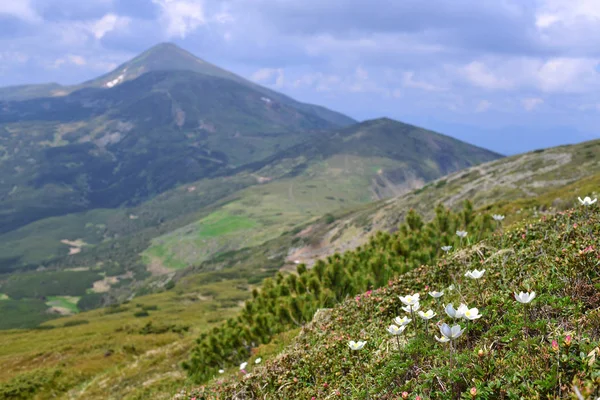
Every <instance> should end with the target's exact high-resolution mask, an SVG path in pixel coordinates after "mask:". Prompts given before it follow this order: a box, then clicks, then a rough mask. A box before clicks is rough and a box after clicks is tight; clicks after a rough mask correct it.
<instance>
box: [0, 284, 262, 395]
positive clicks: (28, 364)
mask: <svg viewBox="0 0 600 400" xmlns="http://www.w3.org/2000/svg"><path fill="white" fill-rule="evenodd" d="M249 288H250V287H249V286H248V285H247V283H245V281H242V280H237V281H236V280H228V281H219V282H208V283H203V278H202V276H201V275H198V276H196V277H195V278H194V279H193V280H190V281H187V282H185V283H182V284H181V285H178V286H176V287H175V288H174V289H173V290H170V291H167V292H162V293H158V294H153V295H148V296H144V297H140V298H136V299H135V300H134V301H132V302H131V303H128V304H123V305H121V306H120V307H119V308H118V309H114V310H112V311H111V309H110V308H109V309H99V310H93V311H89V312H83V313H80V314H78V315H75V316H71V317H64V318H60V319H54V320H52V321H49V322H47V323H46V324H43V325H42V326H43V327H45V328H46V329H38V330H28V331H21V330H8V331H0V342H2V344H3V345H2V346H1V347H0V364H1V365H2V366H3V367H4V368H2V370H0V398H10V399H13V398H14V399H17V398H19V397H3V396H2V394H3V393H8V392H3V391H7V390H9V388H14V387H17V386H18V385H25V387H27V388H28V390H29V389H32V388H33V389H32V390H33V392H32V393H31V394H30V397H24V398H26V399H30V398H35V399H40V400H41V399H51V398H56V396H58V397H60V398H62V397H61V396H66V393H67V392H68V391H70V393H71V394H70V395H69V396H73V398H86V399H123V398H128V399H142V398H145V397H144V396H146V395H149V394H150V393H152V394H153V397H152V398H155V399H168V398H170V394H171V393H172V392H173V390H176V388H177V387H179V386H181V385H186V384H187V383H186V377H185V374H184V373H183V372H182V371H180V370H179V369H178V367H177V364H178V363H179V362H180V361H183V360H185V359H186V357H187V352H188V350H189V349H190V348H191V346H192V345H193V344H194V341H195V338H196V337H197V335H199V334H200V333H201V332H204V331H206V330H208V329H210V328H211V327H212V326H214V325H215V324H218V323H219V322H220V321H222V319H223V318H227V317H229V316H232V315H234V314H235V313H236V312H237V310H238V309H239V304H240V303H241V302H242V301H243V300H245V299H246V298H248V297H249V295H250V293H249ZM62 300H63V301H64V299H62ZM5 303H6V302H5V301H3V302H0V307H3V304H5ZM41 304H42V305H43V303H41ZM62 304H64V303H62ZM44 306H45V305H44ZM142 309H146V310H148V311H147V312H148V313H149V317H146V318H133V314H134V313H135V312H137V311H139V310H142ZM107 311H109V312H107ZM2 315H3V318H4V317H5V313H4V311H3V314H2ZM148 321H153V323H154V325H155V326H157V327H161V326H162V327H165V326H174V327H185V326H187V327H189V329H188V331H187V332H185V331H184V332H177V331H175V332H173V331H170V330H167V331H166V332H165V333H160V334H159V333H155V334H152V333H150V334H144V333H142V332H143V331H144V329H143V328H144V326H145V325H146V324H147V323H148ZM65 324H67V325H72V326H67V327H65V326H64V325H65ZM159 331H160V330H159ZM56 371H59V372H58V375H56V376H55V375H54V373H55V372H56ZM23 382H25V383H23ZM44 382H46V383H44ZM106 382H110V386H108V387H107V386H106ZM37 386H39V387H37ZM36 387H37V388H36Z"/></svg>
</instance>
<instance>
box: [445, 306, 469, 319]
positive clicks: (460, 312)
mask: <svg viewBox="0 0 600 400" xmlns="http://www.w3.org/2000/svg"><path fill="white" fill-rule="evenodd" d="M468 309H469V307H467V306H466V304H461V305H460V306H459V307H458V309H455V308H454V306H453V305H452V304H448V305H447V306H446V307H445V308H444V311H446V314H448V316H449V317H450V318H455V319H456V318H462V317H463V316H464V315H465V312H466V311H467V310H468Z"/></svg>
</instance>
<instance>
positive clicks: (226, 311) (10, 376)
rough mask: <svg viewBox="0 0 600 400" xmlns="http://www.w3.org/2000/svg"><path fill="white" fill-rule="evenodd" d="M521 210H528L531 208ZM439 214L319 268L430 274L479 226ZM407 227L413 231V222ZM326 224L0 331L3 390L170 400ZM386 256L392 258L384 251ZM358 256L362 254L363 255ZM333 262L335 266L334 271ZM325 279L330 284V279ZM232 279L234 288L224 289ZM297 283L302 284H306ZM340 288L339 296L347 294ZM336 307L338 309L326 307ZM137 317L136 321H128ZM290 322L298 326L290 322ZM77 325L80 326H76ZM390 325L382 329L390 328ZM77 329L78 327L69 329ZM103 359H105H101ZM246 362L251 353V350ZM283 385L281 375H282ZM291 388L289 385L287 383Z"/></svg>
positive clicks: (383, 276) (264, 352) (268, 350)
mask: <svg viewBox="0 0 600 400" xmlns="http://www.w3.org/2000/svg"><path fill="white" fill-rule="evenodd" d="M597 187H600V175H597V176H596V177H595V180H592V181H590V182H582V183H581V186H580V188H581V192H582V193H590V192H591V191H592V190H594V189H593V188H597ZM560 190H562V188H559V189H557V193H561V192H560ZM573 191H574V189H571V193H573ZM565 193H566V192H565ZM551 195H552V194H549V196H551ZM542 201H546V200H544V199H542ZM515 204H516V207H517V208H515V210H514V211H513V212H515V211H516V210H518V209H519V208H518V207H520V205H519V202H518V201H517V202H516V203H515ZM525 205H527V206H529V204H528V203H526V204H525ZM363 207H364V206H363ZM501 207H504V206H501ZM498 210H499V208H492V211H493V212H497V211H498ZM444 215H446V214H445V213H442V214H441V218H440V219H438V220H437V222H436V221H435V220H434V221H433V222H432V225H426V226H424V227H422V228H421V229H420V230H414V231H413V230H408V231H406V230H405V229H404V228H403V229H401V230H400V232H399V234H401V235H402V236H401V237H402V240H400V241H399V242H396V241H390V240H389V239H388V240H386V239H385V238H386V237H387V236H389V235H387V234H383V233H382V234H380V235H378V237H379V238H377V237H375V241H374V243H375V244H377V246H378V247H375V248H373V251H370V252H368V253H367V252H364V254H365V256H367V257H366V258H365V257H363V261H364V262H362V261H361V262H360V263H354V262H353V263H347V262H345V261H344V262H340V261H342V260H345V259H346V258H345V257H346V256H345V255H344V256H343V257H344V258H342V259H340V256H339V255H338V256H333V257H331V258H329V261H328V260H327V259H324V261H325V263H326V264H327V268H328V269H329V268H331V267H332V266H337V267H340V266H343V265H353V268H356V267H360V268H363V267H368V268H369V271H370V272H368V273H367V272H366V271H365V270H363V269H360V273H359V274H357V275H356V277H357V278H358V277H360V276H364V277H367V276H371V277H372V278H368V279H367V280H366V281H365V280H362V282H363V283H368V282H370V281H371V282H373V281H374V280H373V279H374V277H376V276H380V278H379V279H380V281H381V282H382V284H383V285H385V284H387V281H388V279H390V277H392V276H394V274H391V273H390V271H389V270H388V271H387V272H385V271H386V270H385V269H378V268H379V267H381V266H385V265H387V266H389V267H393V269H394V270H396V269H398V271H400V272H405V271H406V270H407V269H410V268H417V267H419V266H420V265H422V264H428V265H435V264H436V263H437V260H438V257H439V256H440V255H442V254H443V252H442V251H441V250H440V248H439V246H440V245H441V244H453V245H454V246H460V240H459V239H458V238H457V237H456V236H455V235H454V231H455V230H456V229H458V228H460V229H464V227H465V218H466V219H467V220H469V221H471V224H473V225H470V226H469V228H468V231H469V234H470V235H469V237H470V238H474V237H477V236H478V235H477V234H476V232H478V231H480V229H479V228H478V226H479V222H477V221H475V220H479V217H478V218H476V219H475V220H474V219H473V218H472V217H469V215H471V214H470V213H461V214H460V215H454V214H452V213H450V214H448V215H447V216H446V217H445V216H444ZM523 215H525V214H524V213H521V214H516V216H517V217H520V216H523ZM339 217H340V218H342V219H343V218H344V216H343V215H342V214H339ZM511 217H514V215H512V216H511V215H509V216H507V219H508V218H511ZM488 218H489V217H488ZM411 221H412V222H411V224H413V225H414V224H415V223H416V222H417V221H418V219H417V220H415V219H411ZM444 221H446V222H444ZM481 222H483V221H481ZM488 222H493V221H488ZM331 224H333V223H331V222H328V221H327V220H326V219H325V218H323V219H320V220H318V221H316V222H315V223H313V224H312V225H310V226H304V228H306V229H303V230H301V231H299V232H298V231H296V232H288V233H286V234H284V235H282V236H281V237H279V238H277V239H274V240H272V241H269V242H267V243H265V244H263V245H261V246H258V247H256V248H249V249H243V250H241V251H238V252H233V253H230V254H228V255H222V256H220V257H218V258H216V259H214V260H212V261H211V262H206V263H204V264H203V265H202V266H199V267H198V269H197V270H182V271H180V272H179V273H178V276H177V277H176V278H175V280H177V284H176V286H175V287H174V288H173V289H171V290H168V291H165V292H163V293H159V294H155V295H150V296H143V297H139V298H136V299H134V300H133V301H131V302H130V303H129V304H124V305H122V306H121V307H114V308H111V309H106V310H95V311H91V312H85V313H81V314H80V315H77V316H71V317H65V318H63V319H60V320H55V321H50V322H48V323H46V324H44V325H45V326H46V328H45V329H39V330H34V331H4V332H0V341H1V342H2V343H10V345H9V346H5V347H3V351H2V354H1V355H0V363H1V364H2V365H10V366H11V368H8V369H5V370H3V371H2V374H0V389H2V390H13V391H16V390H21V391H22V393H28V394H27V395H23V396H24V397H18V396H17V397H9V398H15V399H21V398H24V399H25V398H26V399H30V398H36V399H45V398H71V399H79V398H82V399H83V398H85V399H124V398H128V399H143V398H153V399H167V398H171V397H172V394H173V393H174V392H175V391H176V389H177V387H179V388H181V387H190V382H189V380H187V379H186V378H185V371H182V370H181V369H180V368H179V366H178V364H179V363H180V362H181V361H184V360H186V359H188V357H189V351H190V350H191V349H192V348H193V347H194V342H195V339H197V338H198V335H199V334H202V333H207V332H209V331H208V330H209V329H210V328H212V327H214V326H215V325H213V324H219V325H220V321H222V319H223V318H226V317H228V316H232V317H234V316H235V315H236V314H237V313H238V312H239V310H240V304H241V303H239V302H240V301H244V300H246V299H249V298H251V297H252V293H251V290H252V289H253V288H254V287H256V284H257V283H258V282H259V281H260V280H261V279H262V278H264V277H265V276H269V275H272V274H273V273H274V272H275V271H277V270H278V269H279V268H281V267H282V266H285V269H286V270H289V269H288V268H289V267H292V268H293V270H295V269H296V267H297V266H296V265H294V264H293V262H292V263H289V264H286V261H285V259H286V256H288V254H290V252H293V249H294V248H295V247H298V246H304V245H308V244H310V243H311V242H315V240H316V239H319V238H321V237H322V235H323V234H324V233H326V232H328V230H329V229H330V227H331ZM417 225H418V223H417ZM442 226H443V227H444V228H442V229H444V231H445V232H446V233H447V234H446V235H445V237H444V236H437V235H436V236H432V235H431V232H439V229H440V228H439V227H442ZM486 229H487V231H488V232H489V229H495V224H492V225H487V228H486ZM403 232H405V233H407V234H408V235H405V233H403ZM484 233H485V231H482V234H484ZM356 234H357V235H362V234H364V233H362V232H357V233H356ZM471 235H473V236H471ZM483 236H485V235H483ZM483 236H482V237H483ZM396 237H397V236H396ZM536 237H537V236H536ZM469 240H472V239H469ZM492 245H493V244H492ZM494 246H495V245H494ZM385 249H391V250H393V251H392V252H388V251H387V250H385ZM363 250H366V247H364V249H363ZM384 250H385V251H384ZM386 253H387V255H386ZM390 256H393V258H392V257H390ZM371 257H373V259H372V260H370V258H371ZM336 260H337V261H336ZM392 260H396V261H397V262H396V261H393V262H392ZM330 261H334V263H333V264H331V263H330ZM477 268H479V269H481V268H482V267H481V266H477ZM484 268H487V267H484ZM201 271H204V272H201ZM208 271H214V272H208ZM331 271H332V272H333V271H334V270H331ZM378 271H379V272H378ZM328 274H329V272H328ZM329 276H331V277H334V276H335V274H333V275H329ZM232 277H236V278H237V279H238V280H237V281H232V280H230V279H231V278H232ZM457 278H459V276H458V275H457ZM288 281H289V280H286V282H288ZM299 281H300V282H303V280H302V279H300V280H299ZM358 282H361V281H360V280H358V281H357V283H358ZM429 284H430V285H431V283H429ZM313 285H314V284H313ZM298 287H300V286H298ZM339 287H340V288H344V285H340V286H339ZM356 287H357V288H358V287H359V286H356ZM461 287H462V286H461ZM432 289H436V288H434V287H432ZM263 290H264V289H263ZM278 290H279V289H278ZM357 290H358V291H357V292H356V293H361V292H362V290H366V289H362V290H361V289H357ZM469 290H472V289H469ZM401 294H404V293H401ZM334 298H335V297H332V299H334ZM344 298H345V295H341V296H340V300H343V299H344ZM394 298H395V297H394ZM281 299H282V300H284V299H287V298H285V297H281ZM138 303H139V306H138V305H137V304H138ZM1 304H2V302H1V301H0V305H1ZM284 304H285V303H284ZM335 304H336V301H334V302H332V303H330V304H329V305H328V307H331V306H333V305H335ZM469 304H471V303H469ZM455 306H457V304H456V303H455ZM143 311H147V314H149V316H143V315H144V314H143ZM282 311H283V310H282ZM314 311H315V310H314V309H311V308H310V307H307V308H306V309H305V310H304V311H303V312H304V313H305V315H306V317H305V318H306V319H305V321H309V320H310V319H311V318H312V316H313V313H314ZM138 313H139V314H138ZM133 314H138V315H139V316H138V317H135V318H132V316H133ZM3 315H5V314H3ZM238 315H239V314H238ZM292 316H293V318H294V319H296V320H297V321H298V319H297V316H295V314H292ZM353 318H354V316H353ZM80 320H83V322H79V321H80ZM149 321H152V322H153V324H152V326H151V327H149V328H145V325H146V324H147V322H149ZM389 322H390V321H386V326H387V324H389ZM78 323H81V325H77V326H70V325H76V324H78ZM287 324H289V325H288V326H290V327H291V328H296V325H295V323H294V322H292V321H291V320H289V319H288V322H287ZM63 325H66V327H63ZM184 326H188V327H189V331H188V332H185V331H184V332H181V335H183V336H182V337H180V336H179V335H180V333H177V332H174V331H173V329H174V330H175V331H180V329H181V328H182V327H184ZM273 326H274V327H275V326H277V325H273ZM51 328H52V329H51ZM296 329H297V328H296ZM241 332H242V330H236V331H235V336H236V337H238V338H240V337H242V334H241ZM438 336H439V335H438ZM65 337H69V340H68V341H65V339H64V338H65ZM219 337H221V336H219ZM293 337H295V334H294V332H291V333H286V334H284V335H283V336H276V337H275V339H274V341H273V342H272V343H271V345H269V346H265V347H260V348H259V349H258V355H260V356H262V357H263V358H266V357H269V358H270V357H271V355H272V354H273V353H274V352H276V351H277V349H279V348H281V346H282V344H281V342H282V341H283V343H289V340H290V339H291V338H293ZM33 343H35V346H33ZM132 346H133V347H132ZM34 349H35V350H34ZM107 353H111V355H110V356H106V357H105V354H107ZM250 354H256V350H255V351H254V352H252V353H250ZM265 356H266V357H265ZM40 357H43V358H42V359H40ZM250 357H254V356H250ZM246 359H247V358H245V357H241V358H234V359H232V360H229V361H226V360H224V359H223V358H222V357H220V358H217V359H216V360H217V361H218V363H217V364H215V367H214V368H215V369H214V370H212V373H211V374H210V375H209V376H210V377H212V376H214V375H218V373H217V369H218V368H220V367H219V366H217V365H224V364H219V363H227V364H226V365H229V367H228V368H227V370H228V371H227V374H235V373H236V371H238V367H237V363H240V362H242V361H245V360H246ZM253 359H254V358H251V359H250V361H252V360H253ZM251 364H252V362H251ZM252 365H253V364H252ZM211 368H213V367H211ZM281 376H282V377H284V376H286V375H285V374H284V373H282V375H281ZM282 379H284V378H282ZM285 379H287V378H285ZM290 379H292V380H293V377H291V378H290ZM324 389H325V388H324ZM25 390H29V391H30V392H25ZM66 392H70V393H69V395H68V396H67V395H65V394H64V393H66ZM1 393H5V392H1ZM27 396H29V397H27ZM274 397H275V398H277V397H276V396H274ZM226 398H227V396H226ZM288 398H294V397H288ZM300 398H302V396H300ZM308 398H310V396H309V397H308ZM317 398H319V397H318V396H317Z"/></svg>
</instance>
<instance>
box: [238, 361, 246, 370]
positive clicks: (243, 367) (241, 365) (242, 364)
mask: <svg viewBox="0 0 600 400" xmlns="http://www.w3.org/2000/svg"><path fill="white" fill-rule="evenodd" d="M246 365H248V363H247V362H243V363H241V364H240V371H241V370H243V369H246Z"/></svg>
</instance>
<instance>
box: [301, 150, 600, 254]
mask: <svg viewBox="0 0 600 400" xmlns="http://www.w3.org/2000/svg"><path fill="white" fill-rule="evenodd" d="M599 155H600V140H595V141H590V142H585V143H580V144H577V145H570V146H559V147H555V148H550V149H545V150H537V151H533V152H530V153H526V154H521V155H516V156H511V157H506V158H502V159H499V160H496V161H492V162H489V163H484V164H481V165H477V166H474V167H470V168H467V169H464V170H461V171H459V172H456V173H452V174H449V175H447V176H444V177H442V178H439V179H436V180H433V181H431V182H429V183H428V184H426V185H424V186H423V187H422V188H420V189H417V190H414V191H411V192H408V193H406V194H404V195H400V196H397V197H395V198H393V199H389V200H386V201H381V202H376V203H373V204H372V205H371V207H365V208H362V209H360V210H358V211H357V212H355V213H354V214H353V215H346V216H345V217H344V218H343V219H339V220H338V221H336V223H334V224H332V225H331V226H330V229H329V231H328V232H326V233H324V234H323V236H322V239H323V240H322V241H321V243H320V244H319V245H318V246H312V247H310V248H308V247H307V248H304V249H299V250H298V252H297V253H296V254H295V256H296V258H298V259H300V260H302V261H303V262H306V263H307V264H308V265H312V264H313V263H314V260H315V259H317V258H318V257H320V256H322V255H323V254H328V253H331V252H333V251H336V250H344V249H350V248H354V247H356V246H358V245H360V244H362V243H364V242H365V241H366V240H368V237H369V234H365V235H362V234H361V235H360V240H357V233H358V232H365V233H368V232H370V233H371V234H373V233H375V232H378V231H380V230H383V231H390V230H393V229H395V227H396V226H397V225H398V223H399V222H400V221H402V220H403V219H404V217H405V216H406V213H407V212H408V210H410V209H415V210H418V211H419V212H421V213H423V214H425V215H428V216H431V214H432V211H431V204H437V203H442V204H444V205H446V206H447V207H450V208H451V209H456V208H459V207H460V206H461V205H462V203H463V202H464V201H465V200H467V199H468V200H470V201H472V202H473V204H474V205H475V206H476V207H478V208H480V207H487V206H490V205H495V207H496V208H495V209H494V210H495V211H498V212H507V214H509V217H508V218H513V220H514V219H515V218H521V217H522V215H521V214H517V212H518V213H526V214H529V215H533V214H535V212H536V211H538V212H539V211H543V210H546V209H549V208H551V207H553V208H555V209H556V208H558V209H565V208H568V207H571V206H573V205H574V204H576V199H575V198H574V197H573V195H572V194H573V193H574V192H576V193H594V192H600V190H599V189H598V186H594V184H595V182H598V179H597V177H595V176H597V175H598V174H600V156H599ZM586 178H589V180H587V179H586ZM517 200H518V201H517ZM536 207H537V208H536ZM513 211H514V212H513Z"/></svg>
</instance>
